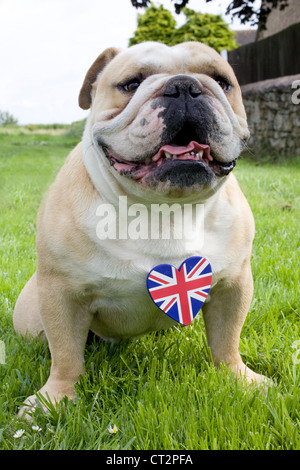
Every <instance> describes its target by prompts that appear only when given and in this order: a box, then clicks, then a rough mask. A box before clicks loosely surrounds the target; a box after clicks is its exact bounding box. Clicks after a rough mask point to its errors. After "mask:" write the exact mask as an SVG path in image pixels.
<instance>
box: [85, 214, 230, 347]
mask: <svg viewBox="0 0 300 470" xmlns="http://www.w3.org/2000/svg"><path fill="white" fill-rule="evenodd" d="M227 212H228V211H227ZM230 219H231V217H228V216H226V217H224V212H223V216H222V217H221V221H220V220H219V218H216V219H215V220H218V222H217V223H215V222H211V221H208V220H205V221H204V234H203V236H200V234H199V238H198V237H196V238H195V239H194V240H193V241H190V240H189V241H188V242H187V240H184V239H180V240H174V239H151V238H148V239H136V240H132V239H130V238H128V239H106V240H99V238H97V237H95V233H96V231H95V226H96V223H97V220H96V219H94V218H93V217H92V218H90V219H89V227H90V231H89V233H90V237H91V238H93V240H94V242H96V244H95V246H96V247H97V250H95V252H94V255H93V257H92V259H91V260H90V261H89V262H88V263H87V264H86V265H85V266H82V271H81V275H82V281H83V282H84V284H85V285H86V286H88V291H89V294H90V295H91V298H92V301H91V304H90V308H91V311H92V313H93V314H94V322H93V328H94V330H95V331H96V332H97V333H98V334H100V335H101V336H105V337H113V338H119V337H124V336H125V337H132V336H139V335H140V334H144V333H146V332H148V331H151V330H157V329H161V328H167V327H169V326H171V325H172V324H174V322H173V320H171V319H170V318H169V317H167V316H166V315H165V314H164V313H162V312H161V311H160V310H159V309H158V308H157V307H156V305H155V304H154V303H153V301H152V300H151V299H150V297H149V294H148V291H147V275H148V273H149V272H150V270H151V269H152V268H154V267H155V266H157V265H159V264H171V265H173V266H174V267H176V268H179V266H180V265H181V264H182V263H183V262H184V261H185V260H186V259H187V258H189V257H191V256H203V257H205V258H207V259H208V260H209V261H210V263H211V266H212V270H213V285H214V284H215V283H216V282H217V280H218V278H219V276H223V275H224V272H226V270H227V268H228V247H229V245H230V244H231V236H232V235H231V231H230V229H229V230H228V228H229V227H230V224H231V220H230Z"/></svg>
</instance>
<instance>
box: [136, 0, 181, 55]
mask: <svg viewBox="0 0 300 470" xmlns="http://www.w3.org/2000/svg"><path fill="white" fill-rule="evenodd" d="M137 23H138V26H137V29H136V31H135V33H134V36H133V37H132V38H130V39H129V46H133V45H134V44H138V43H140V42H143V41H158V42H163V43H165V44H170V41H171V40H172V36H173V34H174V30H175V27H176V21H175V19H174V18H173V16H172V14H171V12H170V11H169V10H166V9H165V8H164V7H163V6H162V5H160V6H159V7H156V6H155V5H153V4H151V6H150V7H149V8H147V9H146V11H145V13H144V14H143V15H141V14H138V21H137Z"/></svg>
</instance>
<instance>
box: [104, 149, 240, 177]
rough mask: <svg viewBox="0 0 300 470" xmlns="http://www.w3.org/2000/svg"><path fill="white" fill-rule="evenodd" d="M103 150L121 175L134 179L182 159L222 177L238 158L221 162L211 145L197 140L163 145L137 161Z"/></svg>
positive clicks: (228, 171) (229, 170) (230, 169)
mask: <svg viewBox="0 0 300 470" xmlns="http://www.w3.org/2000/svg"><path fill="white" fill-rule="evenodd" d="M103 150H104V153H105V155H106V157H107V158H108V160H109V161H110V164H111V165H112V166H113V167H114V169H115V170H116V171H117V172H118V173H119V174H120V175H124V176H127V177H130V178H132V179H134V180H142V179H143V178H145V177H147V176H148V175H149V174H150V173H152V172H153V171H155V170H156V169H158V168H160V167H162V165H166V164H168V165H170V164H172V165H176V164H177V163H178V164H180V162H182V161H189V162H193V164H196V165H197V163H198V164H199V166H202V167H204V168H205V167H206V168H207V169H208V168H210V170H212V171H213V173H214V174H215V175H216V176H219V177H221V176H226V175H228V174H229V173H230V172H231V171H232V170H233V168H234V167H235V164H236V160H237V159H234V160H232V161H230V162H220V161H218V160H217V159H216V158H215V157H214V156H213V155H212V154H211V150H210V147H209V145H206V144H199V143H198V142H195V141H191V142H190V143H189V144H188V145H186V146H181V145H176V144H168V145H163V146H162V147H161V148H160V149H159V151H158V152H157V153H156V154H155V155H154V156H152V157H147V158H146V159H144V160H140V161H137V162H132V161H128V160H124V159H122V158H121V157H120V156H118V155H116V154H114V153H113V152H111V151H110V150H109V149H108V148H106V147H103Z"/></svg>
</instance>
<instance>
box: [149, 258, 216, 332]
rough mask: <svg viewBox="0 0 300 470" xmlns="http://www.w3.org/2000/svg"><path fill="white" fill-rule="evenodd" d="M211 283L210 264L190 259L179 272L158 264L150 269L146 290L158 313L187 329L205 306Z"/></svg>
mask: <svg viewBox="0 0 300 470" xmlns="http://www.w3.org/2000/svg"><path fill="white" fill-rule="evenodd" d="M211 282H212V269H211V265H210V263H209V261H208V260H207V259H206V258H203V257H200V256H192V257H191V258H188V259H187V260H185V261H184V262H183V263H182V264H181V266H180V268H179V269H176V268H175V267H174V266H172V265H170V264H160V265H158V266H156V267H155V268H153V269H151V271H150V273H149V274H148V277H147V289H148V292H149V295H150V297H151V299H152V300H153V302H154V303H155V304H156V305H157V307H159V308H160V310H162V311H163V312H164V313H166V314H167V315H168V316H169V317H171V318H172V319H173V320H175V321H177V322H178V323H181V324H182V325H189V324H190V323H191V322H192V321H193V319H194V318H195V317H196V315H197V314H198V312H199V310H200V309H201V307H202V305H203V303H204V302H205V300H206V298H207V295H208V293H209V291H210V288H211Z"/></svg>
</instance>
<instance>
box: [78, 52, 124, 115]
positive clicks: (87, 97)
mask: <svg viewBox="0 0 300 470" xmlns="http://www.w3.org/2000/svg"><path fill="white" fill-rule="evenodd" d="M120 51H121V49H117V48H115V47H110V48H108V49H105V51H104V52H102V54H100V55H99V57H97V59H96V60H95V62H94V63H93V65H92V66H91V67H90V68H89V70H88V72H87V74H86V76H85V79H84V82H83V85H82V87H81V90H80V93H79V98H78V102H79V106H80V107H81V108H82V109H89V108H90V106H91V104H92V96H91V92H92V85H93V83H95V81H96V80H97V77H98V75H99V73H100V72H102V70H103V69H104V67H106V65H107V64H108V63H109V62H110V61H111V60H112V59H113V58H114V57H115V56H116V55H117V54H118V53H119V52H120Z"/></svg>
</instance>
